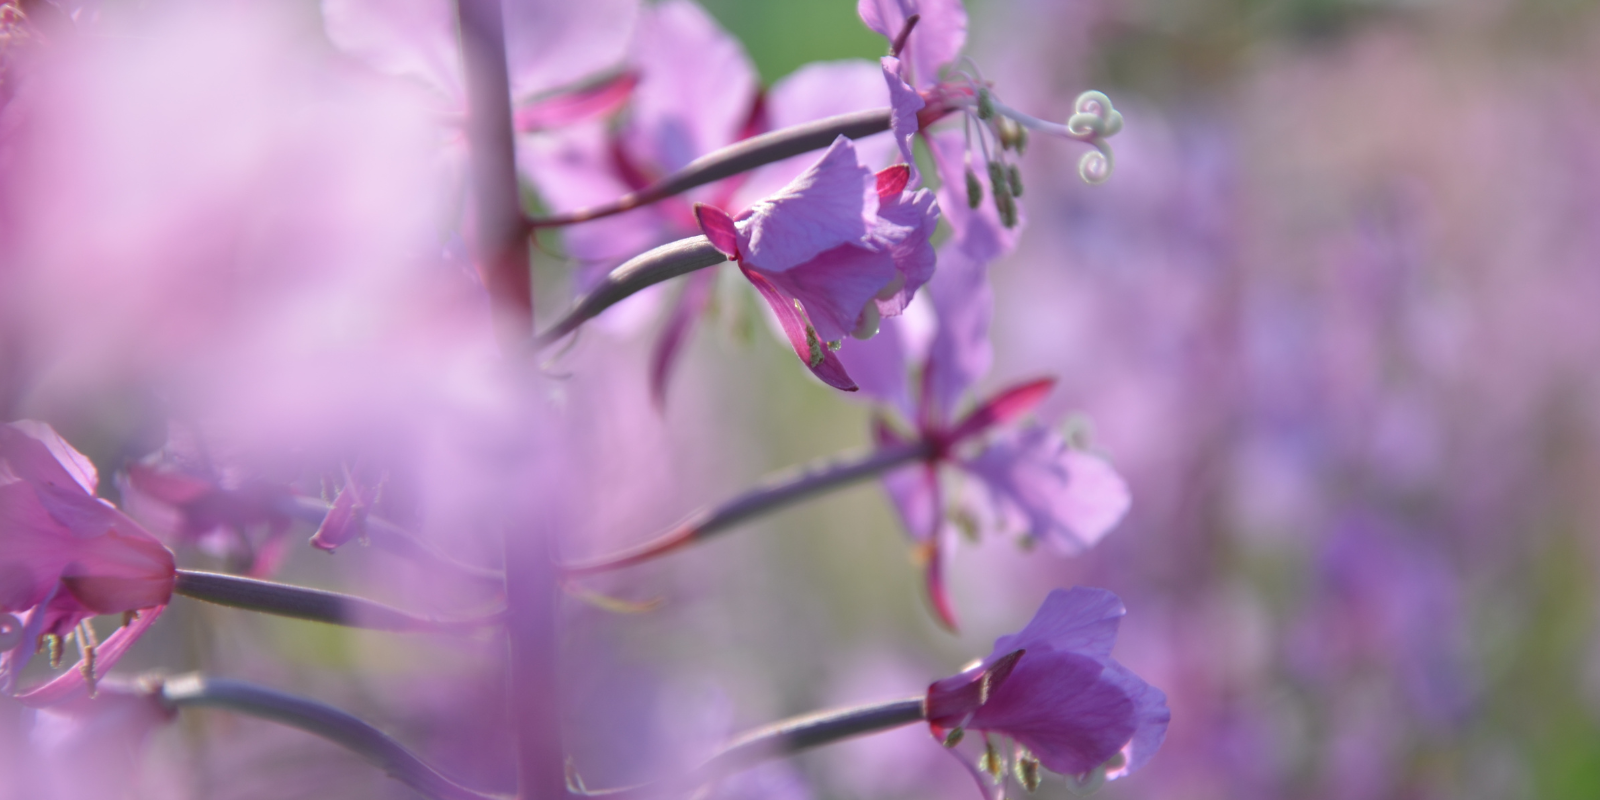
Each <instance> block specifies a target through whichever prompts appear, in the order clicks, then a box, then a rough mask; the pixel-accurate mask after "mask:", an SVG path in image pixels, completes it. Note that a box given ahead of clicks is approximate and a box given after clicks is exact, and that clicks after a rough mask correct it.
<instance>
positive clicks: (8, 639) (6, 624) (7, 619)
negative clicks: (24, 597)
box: [0, 614, 22, 652]
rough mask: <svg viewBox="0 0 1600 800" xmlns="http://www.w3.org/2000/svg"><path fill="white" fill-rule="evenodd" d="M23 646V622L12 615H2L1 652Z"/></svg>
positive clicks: (0, 631) (0, 621) (0, 627)
mask: <svg viewBox="0 0 1600 800" xmlns="http://www.w3.org/2000/svg"><path fill="white" fill-rule="evenodd" d="M19 644H22V620H20V619H17V617H16V616H15V615H12V614H0V652H5V651H7V650H10V649H11V648H13V647H16V646H17V645H19Z"/></svg>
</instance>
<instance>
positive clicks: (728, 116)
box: [626, 0, 760, 173]
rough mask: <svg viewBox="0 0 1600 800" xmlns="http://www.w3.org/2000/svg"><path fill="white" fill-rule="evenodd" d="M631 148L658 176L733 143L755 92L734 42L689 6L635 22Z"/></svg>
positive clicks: (679, 4)
mask: <svg viewBox="0 0 1600 800" xmlns="http://www.w3.org/2000/svg"><path fill="white" fill-rule="evenodd" d="M633 50H634V57H633V62H634V65H635V66H636V68H637V69H638V71H639V75H640V81H639V86H638V88H637V89H636V90H635V91H634V96H633V105H632V106H631V114H632V116H631V121H630V125H629V129H628V133H627V135H626V139H627V141H628V144H629V149H630V150H631V151H632V152H634V153H637V154H639V155H641V156H642V157H645V158H647V159H649V160H650V161H651V162H652V163H653V165H654V166H655V167H656V168H658V169H660V170H661V171H662V172H663V173H665V172H673V171H676V170H678V169H682V168H683V167H684V166H685V165H686V164H688V163H689V162H690V161H693V160H694V159H696V158H699V157H700V156H702V155H704V154H706V153H709V152H711V151H712V150H715V149H717V148H719V147H723V146H726V145H728V144H731V143H733V142H734V141H735V140H736V139H737V138H738V137H739V134H740V132H741V131H742V130H743V128H744V126H745V122H746V121H747V120H748V119H749V117H750V107H751V104H752V103H753V102H754V100H755V96H756V92H757V90H758V89H759V88H760V87H759V84H758V83H757V81H756V75H755V68H754V67H752V66H751V64H750V58H749V56H747V55H745V52H744V48H743V47H742V46H740V44H739V42H738V40H737V39H734V38H733V37H732V36H729V35H728V33H727V31H724V30H723V29H722V28H721V26H719V25H718V24H717V23H716V21H715V20H714V19H712V18H711V16H710V15H709V14H707V13H706V12H705V11H703V10H701V8H700V7H699V6H697V5H695V4H694V3H691V2H688V1H687V0H668V1H667V2H664V3H661V4H659V5H655V6H652V7H648V8H647V9H646V10H645V11H644V13H643V15H642V16H641V17H640V19H639V34H638V36H637V37H636V39H635V41H634V48H633Z"/></svg>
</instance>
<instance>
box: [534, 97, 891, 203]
mask: <svg viewBox="0 0 1600 800" xmlns="http://www.w3.org/2000/svg"><path fill="white" fill-rule="evenodd" d="M889 124H890V109H887V108H875V109H870V110H867V111H855V112H852V113H849V114H839V115H838V116H833V117H826V118H823V119H819V120H816V121H814V122H807V123H804V124H801V125H794V126H791V127H788V128H783V129H781V130H776V131H771V132H769V133H763V134H760V135H759V136H752V137H750V138H748V139H745V140H743V141H740V142H735V143H734V144H731V145H728V146H727V147H724V148H722V149H721V150H716V151H713V152H710V153H707V154H705V155H703V156H701V157H699V158H697V159H695V160H694V161H691V162H689V164H688V165H687V166H685V167H684V168H683V169H680V170H678V171H677V172H674V173H672V174H671V175H668V176H666V177H665V178H662V179H661V180H658V181H656V182H655V183H652V184H650V185H649V186H646V187H644V188H643V189H640V190H638V191H636V192H629V193H628V194H625V195H623V196H622V197H619V198H617V199H616V200H613V201H611V202H609V203H606V204H604V205H599V206H593V207H591V208H584V209H579V210H577V211H573V212H569V213H566V214H555V215H552V216H547V217H534V218H532V219H530V220H528V224H529V225H532V226H533V227H535V228H554V227H559V226H562V225H573V224H576V223H579V222H588V221H590V220H595V219H601V218H603V217H609V216H612V215H614V214H620V213H622V212H624V211H629V210H631V209H635V208H638V207H640V206H645V205H649V204H651V203H654V202H656V201H659V200H664V199H666V198H668V197H672V196H673V195H676V194H682V193H684V192H687V191H689V190H690V189H693V188H695V187H698V186H704V185H706V184H708V183H715V182H716V181H720V180H722V179H723V178H730V177H733V176H734V175H738V174H739V173H741V172H748V171H750V170H752V169H755V168H756V167H759V166H762V165H763V164H771V163H772V162H774V161H782V160H783V159H785V158H789V157H790V156H797V155H800V154H801V153H809V152H811V151H813V150H821V149H822V148H824V147H827V146H828V145H830V144H832V143H833V140H834V139H837V138H839V137H840V136H844V137H847V138H850V139H860V138H861V137H863V136H871V135H872V134H874V133H882V132H884V131H886V130H889Z"/></svg>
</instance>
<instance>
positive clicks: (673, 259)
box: [534, 236, 728, 348]
mask: <svg viewBox="0 0 1600 800" xmlns="http://www.w3.org/2000/svg"><path fill="white" fill-rule="evenodd" d="M727 260H728V257H727V256H725V255H723V254H722V253H721V252H719V251H718V250H717V248H715V247H712V246H711V242H709V241H707V240H706V237H704V236H691V237H689V238H687V239H679V240H678V241H676V242H670V243H668V244H664V245H661V246H660V247H657V248H655V249H653V250H649V251H647V252H645V253H641V254H640V255H637V256H634V257H633V258H630V259H628V260H627V261H626V262H624V263H623V264H622V266H620V267H617V268H616V269H614V270H612V271H611V273H610V274H609V275H607V276H606V277H605V280H603V281H601V282H600V285H599V286H596V287H595V288H594V290H593V291H591V292H589V293H588V294H586V295H584V296H583V297H582V298H579V300H578V302H577V305H575V306H573V308H572V310H571V311H568V312H567V314H566V316H564V317H562V318H561V321H560V322H557V323H556V324H555V325H552V326H550V329H549V330H546V331H545V332H543V333H541V334H539V335H538V336H537V337H535V339H534V347H535V348H543V347H546V346H548V345H550V344H553V343H554V342H557V341H559V340H560V339H561V338H562V337H564V336H566V335H567V334H569V333H572V332H573V331H575V330H577V329H578V326H580V325H582V324H583V323H585V322H588V321H589V320H591V319H594V318H595V317H597V316H599V315H600V312H602V311H604V310H606V309H608V308H610V307H611V306H613V305H616V304H617V303H619V302H621V301H622V300H624V299H627V298H628V297H629V296H631V295H632V294H634V293H635V292H638V291H639V290H641V289H644V288H645V287H648V286H653V285H655V284H657V283H660V282H662V281H665V280H670V279H672V278H676V277H678V276H679V275H687V274H689V273H691V272H694V271H695V270H698V269H705V268H706V267H713V266H716V265H717V264H721V263H722V262H724V261H727Z"/></svg>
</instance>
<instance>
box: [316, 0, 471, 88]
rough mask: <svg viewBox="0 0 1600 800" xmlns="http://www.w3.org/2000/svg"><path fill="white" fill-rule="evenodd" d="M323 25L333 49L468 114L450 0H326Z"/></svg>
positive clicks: (452, 8)
mask: <svg viewBox="0 0 1600 800" xmlns="http://www.w3.org/2000/svg"><path fill="white" fill-rule="evenodd" d="M322 24H323V28H324V29H325V30H326V31H327V33H328V39H329V40H330V41H332V42H333V45H334V46H335V47H337V48H339V49H340V50H343V51H344V52H346V53H348V54H350V55H351V56H354V57H355V58H357V59H360V60H361V61H364V62H366V63H367V64H368V65H370V66H371V67H372V68H373V69H376V70H378V71H379V72H383V73H386V74H389V75H400V76H404V77H408V78H416V79H418V80H421V81H422V82H423V83H425V84H427V85H428V86H430V87H432V88H433V89H434V90H435V91H437V92H439V93H440V94H442V95H444V96H445V97H447V98H449V99H450V101H451V102H452V103H453V104H454V105H456V106H459V107H460V108H457V109H454V110H464V106H465V98H466V92H465V90H464V89H463V87H462V81H461V55H460V53H459V52H458V50H457V46H456V21H455V6H454V5H453V4H452V3H450V0H322Z"/></svg>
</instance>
